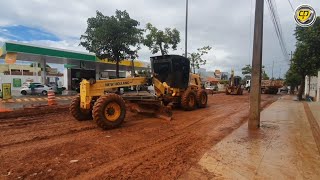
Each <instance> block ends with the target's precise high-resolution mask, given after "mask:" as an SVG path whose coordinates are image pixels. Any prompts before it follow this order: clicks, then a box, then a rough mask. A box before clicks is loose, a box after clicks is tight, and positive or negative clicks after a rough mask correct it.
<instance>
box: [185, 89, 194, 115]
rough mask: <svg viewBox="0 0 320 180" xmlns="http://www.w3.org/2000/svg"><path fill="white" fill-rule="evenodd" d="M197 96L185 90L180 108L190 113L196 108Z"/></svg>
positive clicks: (189, 90)
mask: <svg viewBox="0 0 320 180" xmlns="http://www.w3.org/2000/svg"><path fill="white" fill-rule="evenodd" d="M196 105H197V96H196V93H195V92H194V91H192V90H191V89H188V90H186V91H185V92H184V93H183V95H182V97H181V107H182V108H183V109H184V110H185V111H192V110H194V109H195V108H196Z"/></svg>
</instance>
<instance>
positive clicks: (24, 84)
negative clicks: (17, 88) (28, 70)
mask: <svg viewBox="0 0 320 180" xmlns="http://www.w3.org/2000/svg"><path fill="white" fill-rule="evenodd" d="M31 84H34V85H41V83H35V82H25V83H23V84H22V86H21V87H22V88H27V87H30V85H31Z"/></svg>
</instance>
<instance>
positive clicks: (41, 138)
mask: <svg viewBox="0 0 320 180" xmlns="http://www.w3.org/2000/svg"><path fill="white" fill-rule="evenodd" d="M96 128H97V127H96V126H88V127H81V128H80V129H70V130H69V131H68V132H64V133H58V134H54V135H47V136H36V137H34V138H32V139H27V140H24V141H19V142H14V143H8V144H0V148H5V147H9V146H14V145H21V144H26V143H34V142H36V141H44V140H48V139H51V138H57V137H61V136H65V135H70V134H75V133H80V132H83V131H88V130H93V129H96Z"/></svg>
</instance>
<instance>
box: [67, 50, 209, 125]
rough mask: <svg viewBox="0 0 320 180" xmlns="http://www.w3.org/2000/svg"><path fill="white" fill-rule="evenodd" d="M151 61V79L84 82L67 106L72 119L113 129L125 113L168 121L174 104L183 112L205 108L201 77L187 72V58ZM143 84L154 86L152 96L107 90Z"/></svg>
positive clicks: (123, 117)
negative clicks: (156, 117) (152, 115)
mask: <svg viewBox="0 0 320 180" xmlns="http://www.w3.org/2000/svg"><path fill="white" fill-rule="evenodd" d="M150 60H151V69H152V77H130V78H121V79H109V80H90V81H88V80H83V81H82V82H81V83H80V94H79V96H76V97H75V98H74V99H73V100H72V103H71V105H70V112H71V114H72V116H73V117H74V118H75V119H77V120H79V121H83V120H89V119H93V120H94V121H95V122H96V124H97V125H98V126H99V127H101V128H102V129H112V128H116V127H119V126H120V125H121V124H122V123H123V121H124V119H125V116H126V110H131V111H134V112H142V113H152V114H156V115H157V116H158V117H161V118H165V119H169V120H171V116H172V107H173V106H175V105H177V106H181V107H182V108H183V109H184V110H186V111H191V110H194V109H196V108H197V107H198V108H204V107H206V106H207V100H208V97H207V93H206V91H205V90H204V89H202V86H201V81H200V76H199V75H196V74H191V73H190V61H189V59H187V58H185V57H182V56H179V55H164V56H155V57H151V58H150ZM142 85H147V86H150V85H153V86H154V89H155V93H154V94H150V93H147V92H137V93H136V92H135V93H132V92H131V93H124V94H119V93H109V92H108V90H110V89H115V88H121V87H130V86H142Z"/></svg>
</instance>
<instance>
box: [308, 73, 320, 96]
mask: <svg viewBox="0 0 320 180" xmlns="http://www.w3.org/2000/svg"><path fill="white" fill-rule="evenodd" d="M309 80H310V82H309ZM319 92H320V71H319V72H318V77H317V76H311V77H310V78H309V76H306V77H305V87H304V95H309V96H311V97H313V98H314V99H315V100H316V101H320V100H319Z"/></svg>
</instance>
